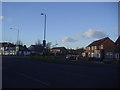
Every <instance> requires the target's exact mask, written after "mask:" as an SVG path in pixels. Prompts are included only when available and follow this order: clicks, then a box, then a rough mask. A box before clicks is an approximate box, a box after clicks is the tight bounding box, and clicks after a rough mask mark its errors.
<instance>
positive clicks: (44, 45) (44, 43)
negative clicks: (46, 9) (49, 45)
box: [41, 13, 46, 48]
mask: <svg viewBox="0 0 120 90" xmlns="http://www.w3.org/2000/svg"><path fill="white" fill-rule="evenodd" d="M41 15H42V16H43V15H44V16H45V19H44V38H43V47H44V48H45V47H46V40H45V39H46V14H44V13H41Z"/></svg>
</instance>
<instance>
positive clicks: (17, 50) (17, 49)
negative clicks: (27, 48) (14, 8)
mask: <svg viewBox="0 0 120 90" xmlns="http://www.w3.org/2000/svg"><path fill="white" fill-rule="evenodd" d="M10 29H13V30H17V43H16V44H17V45H16V52H17V55H18V54H19V29H16V28H10Z"/></svg>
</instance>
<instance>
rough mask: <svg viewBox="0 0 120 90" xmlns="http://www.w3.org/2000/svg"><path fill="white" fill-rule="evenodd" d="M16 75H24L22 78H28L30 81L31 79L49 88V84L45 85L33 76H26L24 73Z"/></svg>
mask: <svg viewBox="0 0 120 90" xmlns="http://www.w3.org/2000/svg"><path fill="white" fill-rule="evenodd" d="M16 73H18V74H19V75H22V76H24V77H26V78H28V79H31V80H33V81H36V82H39V83H41V84H43V85H45V86H47V87H49V84H47V83H45V82H43V81H41V80H39V79H36V78H33V77H31V76H28V75H26V74H24V73H19V72H16Z"/></svg>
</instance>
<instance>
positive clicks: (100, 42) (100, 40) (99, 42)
mask: <svg viewBox="0 0 120 90" xmlns="http://www.w3.org/2000/svg"><path fill="white" fill-rule="evenodd" d="M108 39H109V40H110V38H109V37H106V38H102V39H99V40H96V41H94V42H92V43H91V44H89V45H88V46H98V45H101V44H102V43H103V42H104V41H105V40H108Z"/></svg>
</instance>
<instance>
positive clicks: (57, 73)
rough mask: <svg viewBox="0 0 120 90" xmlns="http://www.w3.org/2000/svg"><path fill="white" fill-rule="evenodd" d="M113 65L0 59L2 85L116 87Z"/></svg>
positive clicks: (12, 86)
mask: <svg viewBox="0 0 120 90" xmlns="http://www.w3.org/2000/svg"><path fill="white" fill-rule="evenodd" d="M118 71H119V70H118V66H115V65H113V66H112V65H98V66H97V65H93V66H92V65H90V66H89V65H67V64H55V63H48V62H42V61H39V60H35V59H30V58H25V57H3V58H2V88H118V84H119V77H118V76H119V73H118Z"/></svg>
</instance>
